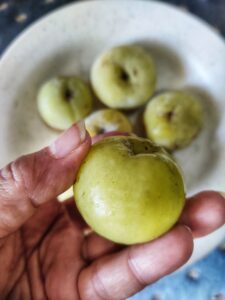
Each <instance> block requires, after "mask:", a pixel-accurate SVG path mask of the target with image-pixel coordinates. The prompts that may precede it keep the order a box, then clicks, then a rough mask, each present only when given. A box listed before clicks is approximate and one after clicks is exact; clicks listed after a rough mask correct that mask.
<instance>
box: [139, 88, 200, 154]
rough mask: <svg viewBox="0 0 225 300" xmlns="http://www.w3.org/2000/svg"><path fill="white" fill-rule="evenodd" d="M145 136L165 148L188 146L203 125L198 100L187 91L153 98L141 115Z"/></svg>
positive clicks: (166, 93) (168, 93) (171, 92)
mask: <svg viewBox="0 0 225 300" xmlns="http://www.w3.org/2000/svg"><path fill="white" fill-rule="evenodd" d="M144 124H145V128H146V132H147V136H148V137H149V138H150V139H151V140H152V141H154V142H155V143H157V144H159V145H160V146H164V147H166V148H167V149H170V150H174V149H178V148H182V147H184V146H186V145H188V144H189V143H190V142H191V141H192V140H193V139H194V138H195V137H196V135H197V134H198V133H199V131H200V129H201V128H202V125H203V108H202V105H201V103H200V101H199V99H198V98H197V97H196V96H194V95H192V94H190V93H187V92H183V91H170V92H165V93H162V94H160V95H158V96H156V97H154V98H153V99H152V100H151V101H150V102H149V103H148V105H147V107H146V110H145V113H144Z"/></svg>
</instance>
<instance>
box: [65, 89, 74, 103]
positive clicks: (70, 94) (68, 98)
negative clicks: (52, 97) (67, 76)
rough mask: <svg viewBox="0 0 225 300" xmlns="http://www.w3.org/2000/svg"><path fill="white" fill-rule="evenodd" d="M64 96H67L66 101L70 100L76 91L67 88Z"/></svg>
mask: <svg viewBox="0 0 225 300" xmlns="http://www.w3.org/2000/svg"><path fill="white" fill-rule="evenodd" d="M64 96H65V98H66V101H68V102H70V101H71V100H72V98H73V96H74V93H73V91H71V90H70V89H66V90H65V92H64Z"/></svg>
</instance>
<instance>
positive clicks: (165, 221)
mask: <svg viewBox="0 0 225 300" xmlns="http://www.w3.org/2000/svg"><path fill="white" fill-rule="evenodd" d="M74 196H75V199H76V204H77V207H78V209H79V211H80V213H81V215H82V216H83V217H84V219H85V221H86V222H87V224H89V225H90V226H91V227H92V228H93V229H94V230H95V231H96V232H97V233H98V234H99V235H101V236H103V237H105V238H107V239H109V240H112V241H114V242H116V243H121V244H126V245H131V244H136V243H142V242H147V241H150V240H152V239H155V238H157V237H159V236H160V235H162V234H164V233H165V232H167V231H168V230H169V229H170V228H171V227H172V226H173V225H174V224H175V223H176V221H177V219H178V218H179V216H180V214H181V211H182V209H183V207H184V204H185V192H184V184H183V179H182V176H181V173H180V171H179V168H178V167H177V165H176V164H175V162H174V161H173V160H172V159H171V157H170V156H169V155H168V154H167V153H166V152H165V151H164V150H162V148H160V147H158V146H156V145H154V144H153V143H152V142H151V141H149V140H148V139H142V138H137V137H122V136H120V137H119V136H117V137H110V138H106V139H104V140H102V141H100V142H98V143H96V144H95V145H93V146H92V148H91V150H90V152H89V154H88V156H87V157H86V159H85V161H84V163H83V164H82V166H81V168H80V170H79V173H78V176H77V179H76V182H75V184H74Z"/></svg>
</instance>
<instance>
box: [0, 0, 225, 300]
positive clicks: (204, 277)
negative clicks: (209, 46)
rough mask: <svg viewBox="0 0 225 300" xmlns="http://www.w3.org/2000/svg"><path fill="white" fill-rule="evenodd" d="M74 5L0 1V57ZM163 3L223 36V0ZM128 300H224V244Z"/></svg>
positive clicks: (63, 0) (54, 0)
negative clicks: (31, 29) (47, 18)
mask: <svg viewBox="0 0 225 300" xmlns="http://www.w3.org/2000/svg"><path fill="white" fill-rule="evenodd" d="M102 1H109V0H102ZM112 1H113V0H112ZM130 1H138V0H130ZM146 1H148V0H146ZM74 2H77V1H72V0H0V56H1V54H2V53H3V51H4V50H5V49H6V47H7V46H8V45H9V44H10V42H11V41H12V40H13V39H14V38H15V37H16V36H17V35H18V34H19V33H20V32H22V31H23V30H24V29H25V28H26V27H28V26H29V25H30V24H31V23H33V22H34V21H36V20H37V19H38V18H40V17H41V16H43V15H46V14H47V13H48V12H50V11H52V10H54V9H56V8H58V7H60V6H62V5H65V4H68V3H74ZM162 2H167V3H170V4H173V5H176V6H177V7H178V9H181V10H184V11H187V12H191V13H193V14H195V15H197V16H198V17H200V18H202V19H204V20H205V21H206V22H208V23H210V24H211V25H212V26H213V28H214V30H216V31H217V32H218V34H220V35H222V36H224V37H225V0H164V1H162ZM131 299H133V300H190V299H193V300H225V242H224V243H223V244H222V245H220V246H219V247H218V248H217V249H216V250H214V251H213V252H212V253H211V254H210V255H208V256H207V257H205V258H204V259H202V260H201V261H199V262H198V263H196V264H194V265H192V266H189V267H188V268H186V269H185V270H182V271H180V272H178V273H175V274H172V275H170V276H168V277H166V278H164V279H162V280H160V281H159V282H157V283H155V284H153V285H152V286H150V287H147V288H146V289H145V290H143V291H142V292H141V293H139V294H138V295H136V296H134V297H132V298H131Z"/></svg>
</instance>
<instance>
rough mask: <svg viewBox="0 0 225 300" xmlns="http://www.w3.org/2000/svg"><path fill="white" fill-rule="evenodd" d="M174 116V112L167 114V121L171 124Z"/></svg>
mask: <svg viewBox="0 0 225 300" xmlns="http://www.w3.org/2000/svg"><path fill="white" fill-rule="evenodd" d="M173 116H174V112H173V111H169V112H167V113H166V114H165V117H166V119H167V120H168V121H169V122H170V121H171V120H172V119H173Z"/></svg>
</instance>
